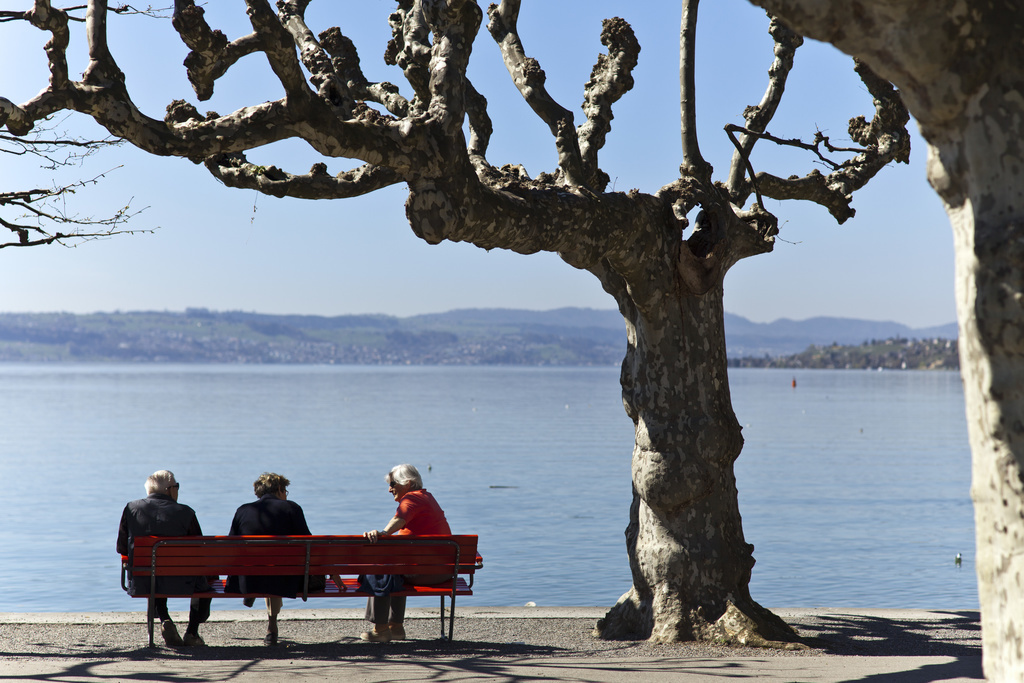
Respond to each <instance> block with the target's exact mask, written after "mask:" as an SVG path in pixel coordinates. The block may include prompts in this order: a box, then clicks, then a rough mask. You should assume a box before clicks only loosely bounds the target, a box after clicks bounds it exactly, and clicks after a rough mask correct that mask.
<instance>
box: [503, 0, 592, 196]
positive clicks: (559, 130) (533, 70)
mask: <svg viewBox="0 0 1024 683" xmlns="http://www.w3.org/2000/svg"><path fill="white" fill-rule="evenodd" d="M487 14H488V16H489V17H490V22H489V23H488V24H487V30H488V31H490V33H491V36H492V37H493V38H494V40H495V42H497V43H498V46H499V47H500V48H501V54H502V57H503V58H504V60H505V68H506V69H508V72H509V75H511V76H512V80H513V82H514V83H515V84H516V87H517V88H518V89H519V92H520V93H521V94H522V96H523V98H524V99H525V100H526V102H527V104H529V105H530V108H531V109H533V111H534V112H536V114H537V116H539V117H540V118H541V120H542V121H544V123H546V124H547V125H548V128H549V129H550V130H551V134H552V135H554V136H555V147H556V148H557V150H558V167H559V169H560V170H561V172H562V174H563V176H564V180H565V182H566V183H567V184H569V185H575V186H577V187H587V184H586V181H585V175H584V173H583V159H582V156H581V154H580V145H579V139H578V138H577V137H576V129H575V128H574V127H573V115H572V112H571V111H569V110H568V109H566V108H565V107H563V106H561V105H560V104H558V103H557V102H556V101H555V100H554V98H553V97H551V95H550V94H549V93H548V91H547V89H546V88H545V87H544V81H545V79H546V76H545V74H544V70H543V69H541V68H540V64H539V63H538V62H537V60H536V59H533V58H532V57H527V56H526V50H525V48H524V47H523V42H522V40H521V39H520V38H519V35H518V33H517V28H516V24H517V22H518V20H519V0H502V2H501V5H491V6H490V8H488V10H487Z"/></svg>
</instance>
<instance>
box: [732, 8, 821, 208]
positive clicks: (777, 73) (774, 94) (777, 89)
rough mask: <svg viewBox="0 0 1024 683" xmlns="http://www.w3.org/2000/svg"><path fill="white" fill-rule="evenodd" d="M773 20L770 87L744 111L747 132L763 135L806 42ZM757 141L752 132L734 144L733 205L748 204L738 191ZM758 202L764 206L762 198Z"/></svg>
mask: <svg viewBox="0 0 1024 683" xmlns="http://www.w3.org/2000/svg"><path fill="white" fill-rule="evenodd" d="M769 17H770V19H771V21H770V22H769V25H768V34H769V35H771V37H772V39H773V40H774V41H775V49H774V53H775V58H774V59H773V60H772V64H771V66H770V67H769V68H768V87H767V89H766V90H765V93H764V96H762V97H761V102H760V103H759V104H757V105H756V106H753V107H747V110H746V111H745V112H743V118H744V120H745V122H746V130H748V131H755V132H757V133H763V132H764V131H765V130H766V129H767V128H768V124H769V123H770V122H771V120H772V118H774V116H775V112H776V110H777V109H778V107H779V103H780V102H781V101H782V96H783V95H784V94H785V92H786V80H787V79H788V77H789V72H790V71H791V70H792V69H793V56H794V55H795V54H796V51H797V48H799V47H800V46H801V45H803V42H804V39H803V37H802V36H800V35H799V34H797V33H795V32H793V31H792V30H790V29H789V28H787V27H786V25H785V24H783V23H782V22H781V21H779V20H778V19H776V18H775V17H771V15H769ZM756 141H757V136H756V135H751V134H748V133H744V134H743V135H741V136H740V138H739V141H738V143H737V142H736V141H734V143H735V144H736V152H735V153H734V154H733V157H732V167H731V168H730V170H729V179H728V181H727V182H726V186H727V187H728V188H729V194H730V195H731V199H732V202H733V203H734V204H737V205H740V206H742V205H743V204H744V202H745V201H746V197H745V196H740V194H739V193H738V190H739V188H740V185H741V183H742V182H743V173H744V169H745V167H747V166H749V164H750V152H751V150H753V148H754V143H755V142H756ZM750 175H751V177H753V175H754V174H753V170H752V169H751V170H750ZM758 202H759V203H760V198H759V199H758Z"/></svg>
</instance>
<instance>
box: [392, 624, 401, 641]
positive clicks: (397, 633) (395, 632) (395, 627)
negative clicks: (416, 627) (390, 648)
mask: <svg viewBox="0 0 1024 683" xmlns="http://www.w3.org/2000/svg"><path fill="white" fill-rule="evenodd" d="M388 632H389V633H390V634H391V640H405V626H403V625H402V624H388Z"/></svg>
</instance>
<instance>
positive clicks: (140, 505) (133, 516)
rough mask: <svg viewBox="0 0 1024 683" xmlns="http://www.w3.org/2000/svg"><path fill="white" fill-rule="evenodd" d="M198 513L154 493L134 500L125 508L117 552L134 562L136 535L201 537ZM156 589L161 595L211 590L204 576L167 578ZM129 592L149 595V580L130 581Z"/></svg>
mask: <svg viewBox="0 0 1024 683" xmlns="http://www.w3.org/2000/svg"><path fill="white" fill-rule="evenodd" d="M202 535H203V530H202V529H200V528H199V520H198V519H196V513H195V510H193V509H192V508H190V507H189V506H188V505H182V504H181V503H176V502H175V501H174V499H173V498H171V497H170V496H168V495H167V494H164V493H153V494H150V495H149V496H148V497H146V498H140V499H139V500H133V501H131V502H130V503H128V504H127V505H125V506H124V511H123V512H122V513H121V524H120V526H118V529H117V552H119V553H121V554H122V555H127V556H128V558H129V563H130V562H131V557H132V552H133V549H134V539H135V537H136V536H202ZM156 588H157V591H158V592H161V593H179V594H180V593H186V594H187V593H191V592H193V591H195V590H199V591H205V590H209V585H208V584H207V583H206V579H205V578H203V577H195V576H165V577H160V578H159V579H158V580H157V583H156ZM128 592H129V593H130V594H131V595H145V594H147V593H149V577H148V576H138V577H129V578H128Z"/></svg>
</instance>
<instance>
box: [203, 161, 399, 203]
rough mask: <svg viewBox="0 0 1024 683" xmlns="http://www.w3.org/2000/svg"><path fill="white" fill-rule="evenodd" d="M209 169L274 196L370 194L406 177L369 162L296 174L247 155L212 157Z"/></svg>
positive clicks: (239, 185)
mask: <svg viewBox="0 0 1024 683" xmlns="http://www.w3.org/2000/svg"><path fill="white" fill-rule="evenodd" d="M205 163H206V168H207V169H208V170H209V171H210V173H211V174H213V176H214V177H216V178H217V179H218V180H220V181H221V182H223V183H224V184H225V185H227V186H228V187H236V188H243V189H250V190H257V191H258V192H261V193H263V194H269V195H272V196H274V197H296V198H299V199H345V198H348V197H358V196H360V195H364V194H369V193H370V192H373V191H375V190H379V189H381V188H383V187H387V186H389V185H394V184H396V183H400V182H402V181H403V180H404V179H403V178H402V177H401V176H400V175H399V174H398V173H396V172H395V171H394V170H392V169H390V168H385V167H382V166H374V165H372V164H365V165H364V166H361V167H360V168H357V169H353V170H351V171H346V172H344V173H339V174H338V175H335V176H332V175H330V174H329V173H328V172H327V165H326V164H322V163H318V164H315V165H314V166H313V167H312V168H311V169H310V171H309V173H307V174H304V175H293V174H291V173H287V172H285V171H282V170H281V169H279V168H277V167H276V166H258V165H256V164H250V163H249V162H248V161H247V160H246V158H245V155H243V154H225V155H219V156H215V157H210V158H208V159H207V160H206V162H205Z"/></svg>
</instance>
